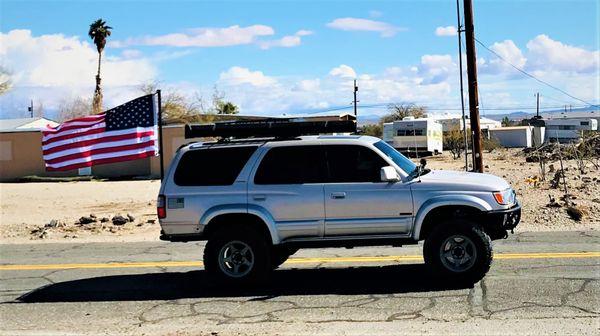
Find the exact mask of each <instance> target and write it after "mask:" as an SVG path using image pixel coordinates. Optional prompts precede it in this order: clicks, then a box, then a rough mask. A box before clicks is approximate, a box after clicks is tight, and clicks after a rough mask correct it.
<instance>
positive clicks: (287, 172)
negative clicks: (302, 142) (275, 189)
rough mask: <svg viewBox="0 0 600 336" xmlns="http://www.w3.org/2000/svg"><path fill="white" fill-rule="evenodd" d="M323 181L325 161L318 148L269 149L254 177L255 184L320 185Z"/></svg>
mask: <svg viewBox="0 0 600 336" xmlns="http://www.w3.org/2000/svg"><path fill="white" fill-rule="evenodd" d="M324 179H325V160H324V158H323V151H322V150H321V147H320V146H291V147H275V148H272V149H270V150H269V151H268V152H267V154H266V155H265V157H264V158H263V160H262V162H261V163H260V166H259V167H258V170H257V171H256V175H255V176H254V183H256V184H302V183H320V182H323V181H324Z"/></svg>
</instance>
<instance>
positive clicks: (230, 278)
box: [204, 226, 271, 283]
mask: <svg viewBox="0 0 600 336" xmlns="http://www.w3.org/2000/svg"><path fill="white" fill-rule="evenodd" d="M268 251H269V248H268V244H267V241H266V239H265V238H264V237H261V235H260V234H258V233H256V232H254V231H252V230H250V229H245V228H242V227H237V226H236V227H234V228H232V227H228V228H227V229H224V230H221V231H218V232H216V233H215V234H214V235H213V236H212V237H211V238H210V239H209V240H208V242H207V243H206V247H205V248H204V268H205V269H206V271H207V272H208V273H209V274H210V275H211V276H212V277H213V278H214V279H215V280H216V281H219V282H229V283H260V282H263V281H264V280H266V279H267V277H268V274H269V272H270V270H271V269H270V265H271V260H270V259H271V258H270V257H271V256H270V253H268Z"/></svg>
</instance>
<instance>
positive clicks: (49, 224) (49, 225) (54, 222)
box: [44, 219, 58, 228]
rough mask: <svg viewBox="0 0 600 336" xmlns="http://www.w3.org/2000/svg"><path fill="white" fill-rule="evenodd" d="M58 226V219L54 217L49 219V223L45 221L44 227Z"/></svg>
mask: <svg viewBox="0 0 600 336" xmlns="http://www.w3.org/2000/svg"><path fill="white" fill-rule="evenodd" d="M57 226H58V221H57V220H56V219H53V220H51V221H50V222H49V223H46V225H44V227H46V228H55V227H57Z"/></svg>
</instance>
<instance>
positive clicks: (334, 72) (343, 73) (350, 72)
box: [329, 64, 356, 78]
mask: <svg viewBox="0 0 600 336" xmlns="http://www.w3.org/2000/svg"><path fill="white" fill-rule="evenodd" d="M329 75H330V76H333V77H340V78H356V72H355V71H354V69H352V68H351V67H349V66H347V65H346V64H342V65H340V66H338V67H335V68H333V69H331V71H329Z"/></svg>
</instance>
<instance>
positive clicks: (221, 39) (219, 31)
mask: <svg viewBox="0 0 600 336" xmlns="http://www.w3.org/2000/svg"><path fill="white" fill-rule="evenodd" d="M274 34H275V30H273V28H271V27H269V26H265V25H252V26H248V27H240V26H238V25H235V26H230V27H226V28H193V29H188V30H187V31H186V32H184V33H173V34H165V35H157V36H144V37H141V38H129V39H126V40H124V41H113V42H110V43H109V45H110V46H112V47H115V48H118V47H125V46H131V45H147V46H171V47H226V46H235V45H243V44H252V43H254V42H255V41H256V40H257V38H258V37H261V36H271V35H274Z"/></svg>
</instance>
